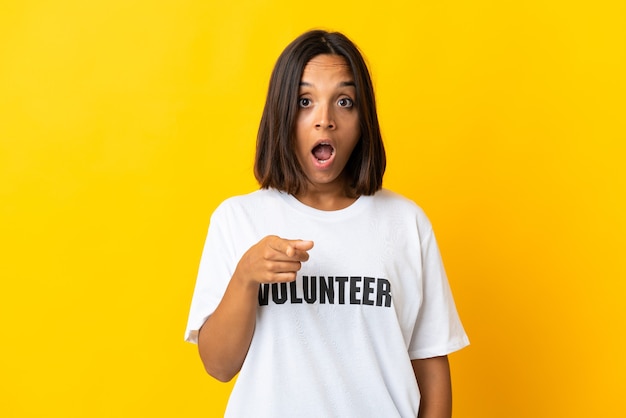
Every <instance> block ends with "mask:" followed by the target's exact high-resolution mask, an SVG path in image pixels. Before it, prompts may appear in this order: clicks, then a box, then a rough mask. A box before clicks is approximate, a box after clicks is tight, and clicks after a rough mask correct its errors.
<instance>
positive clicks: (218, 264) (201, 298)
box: [185, 205, 236, 344]
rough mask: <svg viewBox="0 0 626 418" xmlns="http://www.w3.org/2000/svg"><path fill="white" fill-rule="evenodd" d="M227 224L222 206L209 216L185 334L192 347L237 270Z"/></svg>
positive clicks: (225, 212) (225, 213)
mask: <svg viewBox="0 0 626 418" xmlns="http://www.w3.org/2000/svg"><path fill="white" fill-rule="evenodd" d="M228 221H229V219H228V216H227V211H226V209H225V208H224V206H223V205H222V206H220V207H218V208H217V209H216V210H215V212H213V215H212V216H211V221H210V224H209V230H208V233H207V237H206V240H205V243H204V249H203V251H202V258H201V260H200V266H199V268H198V276H197V278H196V285H195V289H194V293H193V297H192V300H191V307H190V309H189V317H188V320H187V328H186V330H185V341H188V342H191V343H196V344H197V343H198V331H199V330H200V328H201V327H202V325H203V324H204V322H205V321H206V319H207V318H208V317H209V316H210V315H211V314H212V313H213V311H215V309H216V308H217V305H218V304H219V303H220V301H221V300H222V296H223V295H224V292H225V291H226V287H227V286H228V282H229V281H230V278H231V277H232V275H233V272H234V269H235V266H236V260H235V251H234V249H233V246H232V240H231V238H230V232H229V231H230V228H229V222H228Z"/></svg>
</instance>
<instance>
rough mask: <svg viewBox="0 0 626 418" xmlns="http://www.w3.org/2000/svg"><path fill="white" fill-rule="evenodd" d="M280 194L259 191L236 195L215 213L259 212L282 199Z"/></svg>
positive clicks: (224, 202) (277, 192) (227, 199)
mask: <svg viewBox="0 0 626 418" xmlns="http://www.w3.org/2000/svg"><path fill="white" fill-rule="evenodd" d="M280 193H281V192H279V191H277V190H274V189H259V190H255V191H252V192H250V193H246V194H240V195H234V196H231V197H228V198H226V199H224V200H223V201H222V202H221V203H220V204H219V205H218V206H217V208H216V209H215V212H214V213H220V212H233V211H235V212H237V211H242V210H243V211H249V210H255V209H256V210H258V209H260V208H263V207H266V206H267V205H268V204H270V203H271V202H272V201H276V200H277V199H280Z"/></svg>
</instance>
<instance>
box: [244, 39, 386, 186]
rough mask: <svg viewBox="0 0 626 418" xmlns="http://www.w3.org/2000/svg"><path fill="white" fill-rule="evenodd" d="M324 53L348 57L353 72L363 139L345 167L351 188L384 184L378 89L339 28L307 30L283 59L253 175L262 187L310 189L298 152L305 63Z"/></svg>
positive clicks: (271, 89) (271, 86)
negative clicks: (296, 129) (299, 103)
mask: <svg viewBox="0 0 626 418" xmlns="http://www.w3.org/2000/svg"><path fill="white" fill-rule="evenodd" d="M320 54H332V55H338V56H341V57H343V58H344V59H345V60H346V61H347V63H348V65H349V66H350V69H351V71H352V75H353V77H354V84H355V87H356V98H355V99H356V100H355V107H356V109H357V112H358V115H359V124H360V128H361V138H360V139H359V141H358V143H357V145H356V146H355V148H354V150H353V151H352V155H351V156H350V159H349V160H348V162H347V164H346V167H345V169H344V172H345V174H346V176H347V178H348V180H349V183H348V184H349V186H350V188H351V189H352V190H351V191H352V193H354V194H355V195H357V196H359V195H372V194H374V193H375V192H376V191H377V190H379V189H380V188H381V187H382V183H383V174H384V172H385V166H386V157H385V148H384V146H383V141H382V136H381V133H380V126H379V124H378V115H377V113H376V100H375V98H374V88H373V86H372V80H371V78H370V74H369V71H368V69H367V65H366V64H365V61H364V60H363V56H362V55H361V53H360V52H359V50H358V48H357V47H356V46H355V45H354V44H353V43H352V41H350V40H349V39H348V38H347V37H346V36H345V35H343V34H341V33H338V32H326V31H322V30H314V31H310V32H306V33H304V34H302V35H300V36H299V37H298V38H296V39H295V40H294V41H293V42H291V43H290V44H289V45H288V46H287V48H285V50H284V51H283V53H282V54H281V55H280V57H279V58H278V61H277V62H276V65H275V66H274V70H273V72H272V76H271V78H270V84H269V90H268V93H267V100H266V102H265V108H264V109H263V116H262V117H261V124H260V126H259V133H258V136H257V145H256V157H255V161H254V175H255V177H256V179H257V181H258V182H259V183H260V185H261V188H263V189H267V188H274V189H278V190H282V191H285V192H287V193H290V194H297V193H299V192H300V191H302V190H303V189H304V188H306V186H307V185H306V183H307V181H308V180H307V177H306V175H305V173H304V171H303V170H302V167H301V166H300V164H299V162H298V159H297V158H296V153H295V126H296V118H297V116H298V110H299V107H298V95H299V90H300V81H301V78H302V73H303V71H304V67H305V66H306V64H307V63H308V62H309V61H310V60H311V59H312V58H314V57H316V56H318V55H320Z"/></svg>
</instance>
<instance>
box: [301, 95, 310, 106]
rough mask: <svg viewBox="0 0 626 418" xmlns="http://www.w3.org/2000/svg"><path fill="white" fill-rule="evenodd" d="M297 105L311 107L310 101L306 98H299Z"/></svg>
mask: <svg viewBox="0 0 626 418" xmlns="http://www.w3.org/2000/svg"><path fill="white" fill-rule="evenodd" d="M298 105H299V106H300V107H309V106H311V99H307V98H306V97H301V98H300V99H299V100H298Z"/></svg>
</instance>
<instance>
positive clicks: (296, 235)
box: [185, 190, 469, 418]
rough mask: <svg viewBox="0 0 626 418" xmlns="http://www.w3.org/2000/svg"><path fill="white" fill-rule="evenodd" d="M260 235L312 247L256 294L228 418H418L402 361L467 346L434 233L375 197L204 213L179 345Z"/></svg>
mask: <svg viewBox="0 0 626 418" xmlns="http://www.w3.org/2000/svg"><path fill="white" fill-rule="evenodd" d="M267 235H278V236H280V237H282V238H287V239H304V240H311V241H314V243H315V246H314V247H313V249H311V250H310V251H309V255H310V259H309V261H307V262H305V263H303V265H302V269H301V270H300V271H299V272H298V276H297V279H296V281H295V282H293V283H290V284H272V285H268V284H265V285H261V286H260V288H259V306H258V308H257V322H256V328H255V332H254V336H253V338H252V343H251V345H250V349H249V351H248V354H247V357H246V359H245V361H244V364H243V367H242V368H241V371H240V373H239V376H238V378H237V381H236V383H235V386H234V388H233V391H232V393H231V397H230V399H229V403H228V407H227V411H226V416H227V417H268V418H277V417H299V418H301V417H315V418H319V417H359V418H364V417H376V418H380V417H385V418H390V417H415V416H417V411H418V408H419V391H418V388H417V384H416V380H415V375H414V373H413V369H412V366H411V363H410V360H411V359H420V358H429V357H435V356H441V355H446V354H449V353H451V352H453V351H456V350H459V349H461V348H463V347H465V346H466V345H468V344H469V341H468V338H467V336H466V334H465V332H464V330H463V326H462V325H461V322H460V320H459V317H458V315H457V311H456V308H455V305H454V301H453V299H452V294H451V292H450V287H449V285H448V281H447V278H446V274H445V271H444V268H443V265H442V262H441V257H440V254H439V249H438V247H437V243H436V241H435V237H434V235H433V231H432V227H431V225H430V222H429V221H428V219H427V217H426V215H425V214H424V212H423V211H422V210H421V209H420V208H419V207H418V206H417V205H415V203H413V202H412V201H410V200H408V199H406V198H404V197H402V196H400V195H398V194H395V193H393V192H390V191H388V190H382V191H379V192H378V193H376V194H375V195H374V196H361V197H360V198H359V199H358V200H357V201H356V202H354V203H353V204H352V205H351V206H349V207H347V208H345V209H342V210H337V211H321V210H317V209H314V208H311V207H309V206H306V205H304V204H302V203H301V202H299V201H298V200H297V199H295V198H294V197H293V196H291V195H289V194H286V193H283V192H279V191H276V190H259V191H256V192H253V193H251V194H248V195H245V196H237V197H233V198H230V199H228V200H226V201H225V202H223V203H222V204H221V205H220V206H219V207H218V208H217V209H216V210H215V212H214V213H213V215H212V217H211V224H210V227H209V233H208V236H207V240H206V244H205V248H204V252H203V255H202V260H201V263H200V269H199V273H198V279H197V282H196V288H195V292H194V295H193V299H192V303H191V310H190V314H189V321H188V324H187V330H186V333H185V339H186V340H187V341H190V342H197V335H198V329H199V328H200V327H201V326H202V324H203V323H204V321H205V320H206V318H207V317H208V316H209V315H211V313H212V312H213V311H214V310H215V308H216V307H217V305H218V304H219V302H220V300H221V298H222V296H223V294H224V291H225V289H226V286H227V284H228V281H229V280H230V278H231V276H232V274H233V272H234V270H235V267H236V266H237V263H238V261H239V259H240V258H241V256H242V255H243V254H244V253H245V252H246V251H247V250H248V249H249V248H250V247H251V246H252V245H254V244H256V243H257V242H258V241H259V240H261V239H262V238H263V237H265V236H267Z"/></svg>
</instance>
